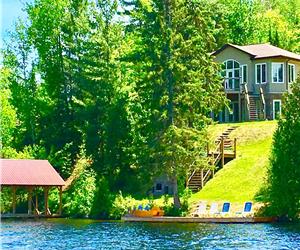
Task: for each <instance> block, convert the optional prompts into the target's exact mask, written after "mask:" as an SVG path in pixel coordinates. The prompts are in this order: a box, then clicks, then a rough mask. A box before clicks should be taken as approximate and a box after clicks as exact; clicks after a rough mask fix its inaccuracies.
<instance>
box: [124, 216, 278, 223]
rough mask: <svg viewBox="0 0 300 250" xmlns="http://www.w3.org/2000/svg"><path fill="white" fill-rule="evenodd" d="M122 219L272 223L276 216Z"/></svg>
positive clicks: (129, 218) (128, 219) (126, 218)
mask: <svg viewBox="0 0 300 250" xmlns="http://www.w3.org/2000/svg"><path fill="white" fill-rule="evenodd" d="M122 221H126V222H153V223H223V224H229V223H272V222H276V221H277V219H276V218H275V217H214V218H204V217H202V218H201V217H167V216H161V217H134V216H124V217H122Z"/></svg>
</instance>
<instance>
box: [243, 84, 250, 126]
mask: <svg viewBox="0 0 300 250" xmlns="http://www.w3.org/2000/svg"><path fill="white" fill-rule="evenodd" d="M244 88H245V98H246V106H247V112H248V120H250V100H249V93H248V85H247V83H246V82H245V83H244Z"/></svg>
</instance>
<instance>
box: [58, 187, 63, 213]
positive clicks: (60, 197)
mask: <svg viewBox="0 0 300 250" xmlns="http://www.w3.org/2000/svg"><path fill="white" fill-rule="evenodd" d="M61 213H62V186H60V187H59V211H58V214H59V215H61Z"/></svg>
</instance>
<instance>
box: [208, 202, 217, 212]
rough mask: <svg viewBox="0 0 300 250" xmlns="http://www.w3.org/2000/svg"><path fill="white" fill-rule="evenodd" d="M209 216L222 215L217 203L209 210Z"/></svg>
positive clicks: (212, 204)
mask: <svg viewBox="0 0 300 250" xmlns="http://www.w3.org/2000/svg"><path fill="white" fill-rule="evenodd" d="M209 214H210V215H217V214H220V212H219V209H218V203H217V202H213V203H211V205H210V209H209Z"/></svg>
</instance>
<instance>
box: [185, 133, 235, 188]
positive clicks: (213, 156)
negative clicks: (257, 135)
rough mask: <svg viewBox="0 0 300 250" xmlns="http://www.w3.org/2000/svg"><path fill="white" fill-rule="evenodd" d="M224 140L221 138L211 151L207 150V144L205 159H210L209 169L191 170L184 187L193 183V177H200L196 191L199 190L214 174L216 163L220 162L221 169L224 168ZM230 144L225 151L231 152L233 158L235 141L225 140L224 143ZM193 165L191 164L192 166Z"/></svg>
mask: <svg viewBox="0 0 300 250" xmlns="http://www.w3.org/2000/svg"><path fill="white" fill-rule="evenodd" d="M225 140H226V139H225V138H224V137H223V136H221V140H220V141H218V142H217V143H216V144H215V148H214V150H213V151H210V150H209V145H208V144H207V157H209V158H210V160H209V163H210V166H211V168H207V169H206V168H202V169H198V170H193V171H192V173H191V174H190V176H189V178H187V180H186V186H189V184H190V183H191V181H192V182H193V180H192V179H193V177H195V178H196V177H197V178H199V177H200V183H199V187H198V189H197V190H199V189H200V188H203V187H204V185H205V183H206V182H207V181H208V180H209V178H210V177H211V175H212V177H214V172H215V166H217V165H218V163H219V162H220V161H221V167H223V166H224V161H225V147H224V142H225ZM228 142H229V143H230V144H231V145H230V148H229V150H227V153H228V152H230V151H231V152H232V151H233V153H234V158H235V157H236V139H234V140H230V139H227V140H226V143H228ZM227 149H228V144H227ZM192 165H193V164H192Z"/></svg>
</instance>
